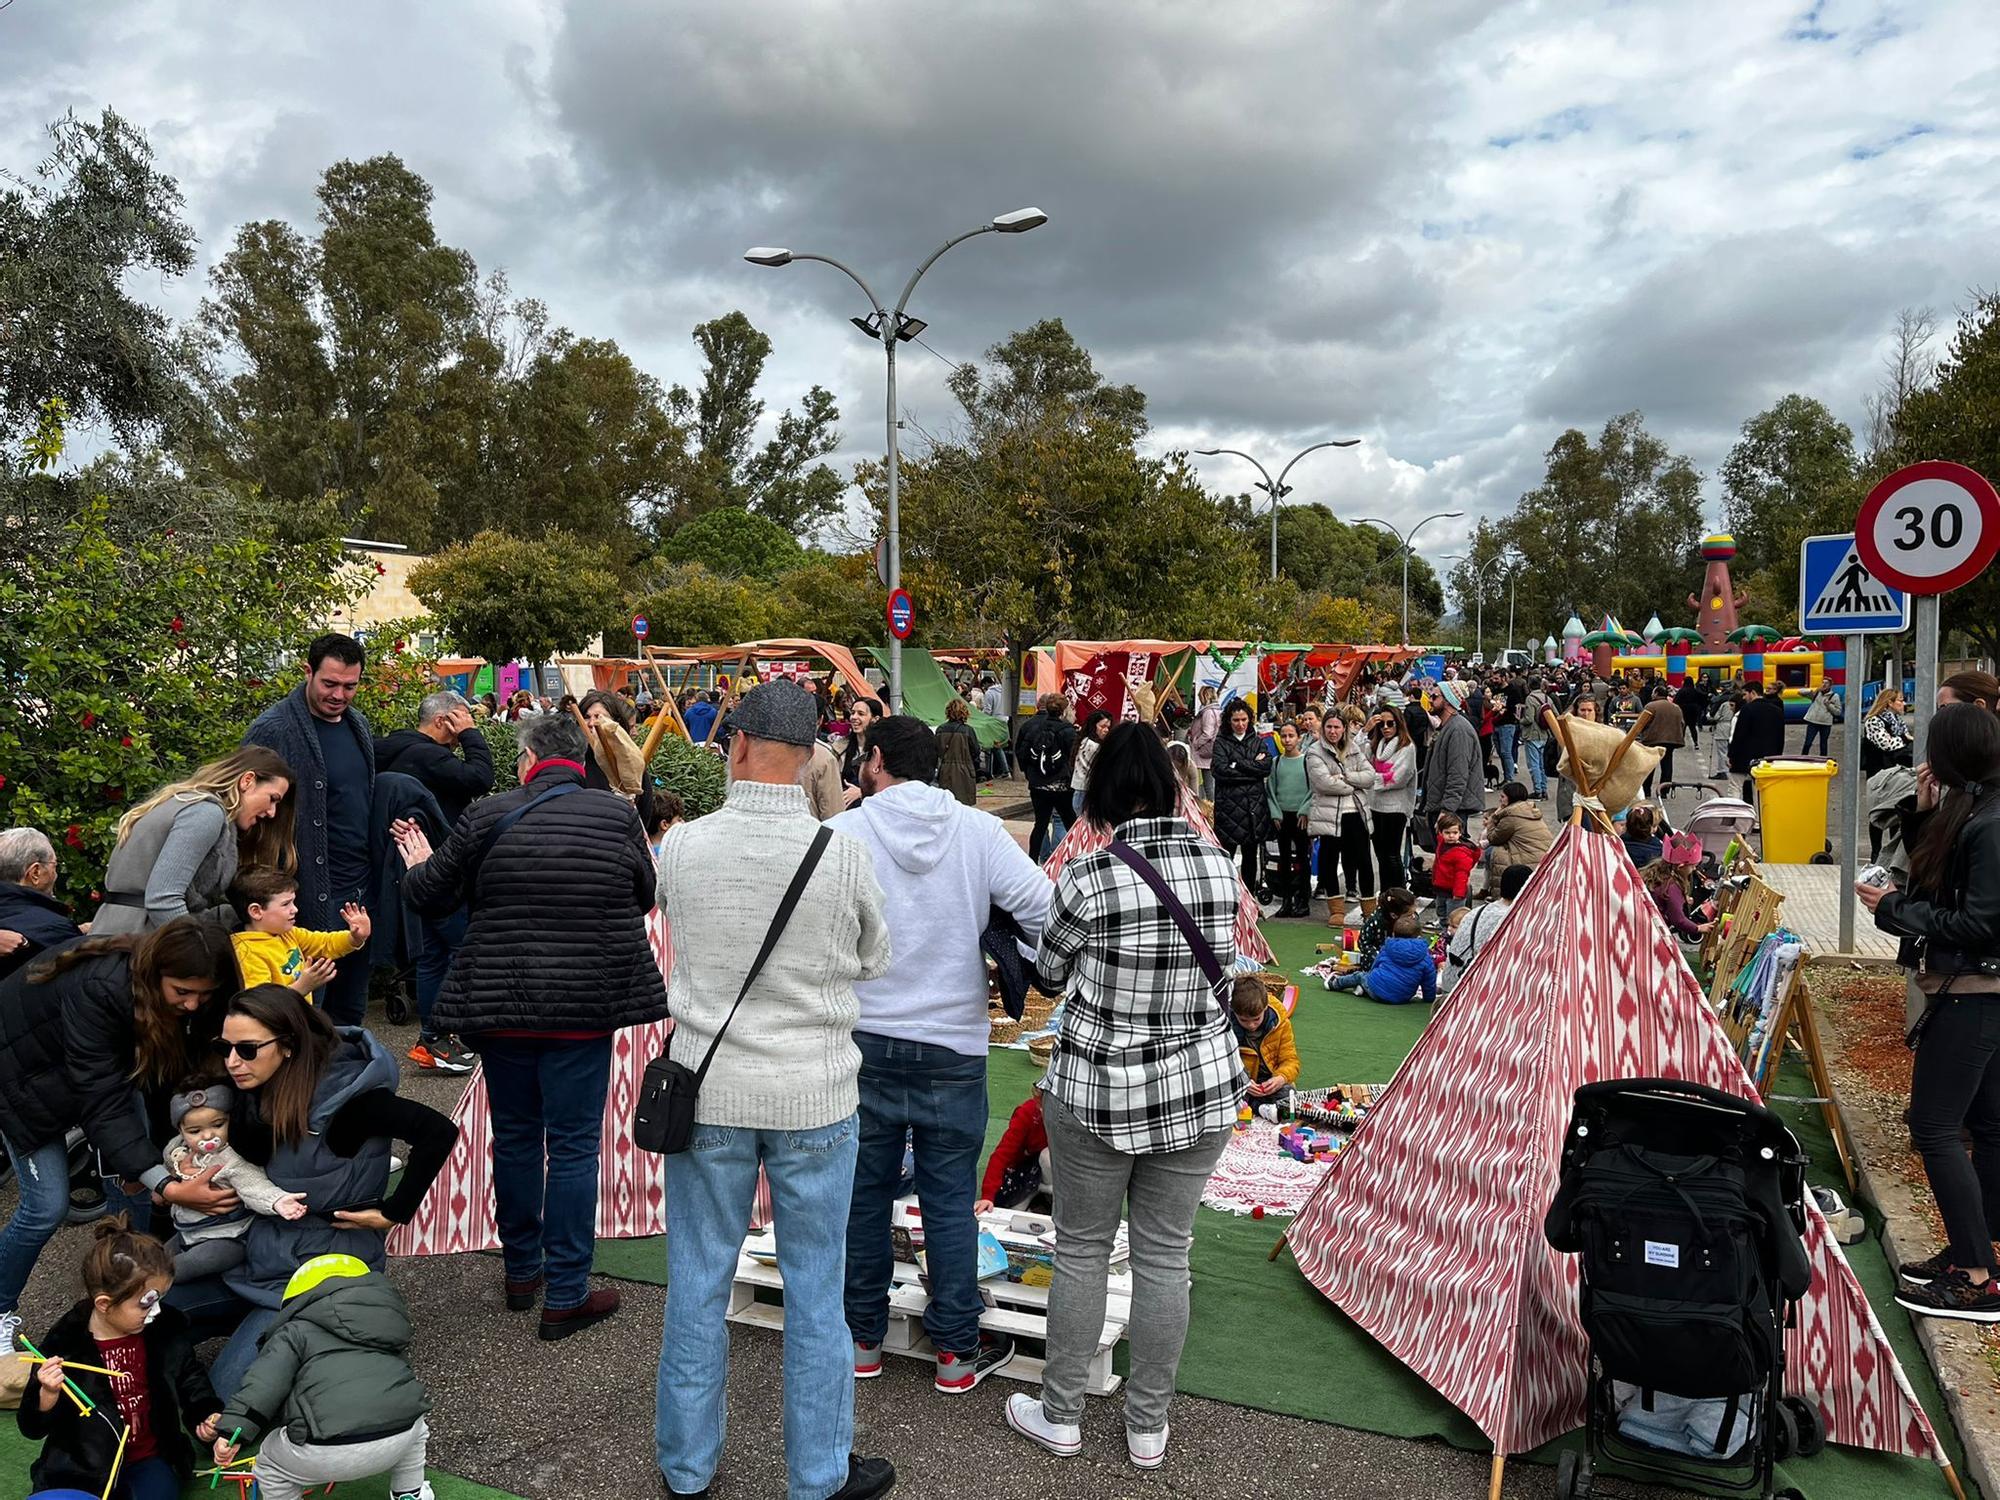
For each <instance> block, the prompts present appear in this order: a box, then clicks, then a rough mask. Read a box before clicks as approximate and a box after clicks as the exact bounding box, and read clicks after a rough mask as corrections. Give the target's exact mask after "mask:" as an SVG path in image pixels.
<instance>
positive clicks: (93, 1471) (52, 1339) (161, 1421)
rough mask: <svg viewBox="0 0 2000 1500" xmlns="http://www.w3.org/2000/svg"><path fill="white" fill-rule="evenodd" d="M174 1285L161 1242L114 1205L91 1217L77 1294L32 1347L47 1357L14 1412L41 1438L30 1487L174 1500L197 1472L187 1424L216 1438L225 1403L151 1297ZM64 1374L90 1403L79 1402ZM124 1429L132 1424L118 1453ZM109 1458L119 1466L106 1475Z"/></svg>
mask: <svg viewBox="0 0 2000 1500" xmlns="http://www.w3.org/2000/svg"><path fill="white" fill-rule="evenodd" d="M173 1284H174V1262H173V1257H172V1256H170V1255H169V1254H168V1253H167V1248H166V1246H164V1245H162V1244H161V1243H160V1242H159V1241H158V1240H156V1239H154V1238H152V1236H150V1235H144V1234H139V1233H137V1232H135V1231H134V1230H132V1229H131V1228H130V1227H129V1226H128V1225H127V1224H126V1221H125V1217H124V1215H122V1214H120V1215H117V1216H115V1217H113V1218H109V1219H99V1220H98V1221H97V1225H96V1227H95V1229H94V1230H93V1231H92V1238H91V1245H90V1249H89V1251H88V1252H86V1253H85V1255H84V1257H83V1291H84V1297H83V1300H82V1301H81V1302H79V1303H77V1304H76V1306H74V1307H72V1308H71V1309H70V1310H69V1311H68V1312H66V1313H64V1314H63V1315H62V1317H61V1318H59V1319H57V1321H56V1325H55V1327H53V1328H51V1329H50V1330H49V1331H48V1332H47V1333H46V1334H44V1335H43V1336H42V1341H41V1343H40V1344H38V1345H36V1347H37V1348H39V1349H40V1350H41V1352H42V1353H43V1354H45V1355H46V1356H48V1360H47V1363H45V1364H38V1365H36V1366H35V1367H34V1370H35V1378H34V1379H33V1380H31V1381H30V1382H29V1383H28V1388H27V1390H26V1391H24V1392H23V1393H22V1395H21V1407H20V1410H19V1411H18V1412H17V1413H16V1414H15V1415H16V1418H17V1420H18V1421H19V1423H20V1427H21V1436H23V1437H25V1438H27V1439H29V1440H30V1441H38V1442H40V1443H41V1445H42V1451H41V1456H40V1457H38V1458H37V1459H36V1460H35V1462H34V1466H33V1467H32V1468H31V1469H29V1471H28V1480H29V1483H30V1484H32V1485H33V1486H34V1487H35V1489H36V1490H66V1491H75V1490H82V1491H84V1492H85V1493H86V1494H91V1495H96V1494H100V1493H101V1494H106V1495H109V1496H110V1497H111V1500H178V1497H179V1495H180V1493H181V1490H182V1488H183V1487H184V1486H185V1485H186V1484H187V1482H188V1480H189V1479H190V1478H192V1477H193V1475H194V1461H193V1460H194V1447H193V1445H192V1444H191V1443H189V1442H188V1437H187V1428H188V1427H189V1426H190V1425H193V1426H194V1432H195V1436H196V1437H198V1438H200V1439H201V1440H202V1441H203V1442H204V1443H206V1442H211V1441H214V1440H215V1437H216V1427H217V1424H218V1422H219V1421H220V1417H219V1415H218V1413H217V1408H218V1407H220V1406H221V1405H222V1403H221V1402H220V1401H218V1400H217V1399H216V1396H215V1390H214V1388H213V1387H212V1386H210V1385H209V1383H208V1373H207V1371H205V1370H203V1369H202V1366H201V1361H200V1360H198V1359H196V1358H195V1356H194V1338H193V1335H192V1334H191V1333H190V1332H189V1329H188V1322H187V1319H186V1318H184V1317H183V1316H181V1314H180V1313H179V1312H177V1311H176V1310H175V1309H173V1308H171V1307H162V1306H161V1305H160V1298H161V1297H163V1296H165V1295H166V1291H167V1288H168V1287H170V1286H172V1285H173ZM24 1347H25V1346H24ZM72 1361H74V1363H72ZM85 1365H90V1366H93V1367H94V1368H92V1369H84V1368H83V1366H85ZM101 1370H115V1371H117V1372H118V1373H117V1375H116V1376H107V1375H103V1374H100V1373H98V1372H99V1371H101ZM65 1381H68V1382H69V1383H70V1384H72V1385H74V1386H75V1387H76V1388H77V1389H78V1390H80V1391H82V1392H83V1395H84V1398H85V1399H86V1400H88V1401H90V1402H92V1403H94V1404H95V1406H96V1408H97V1410H96V1411H94V1412H91V1413H85V1412H84V1411H82V1410H81V1409H79V1407H78V1406H77V1404H76V1402H75V1401H73V1400H71V1399H70V1397H69V1395H68V1393H67V1392H66V1391H65V1390H64V1388H63V1387H64V1382H65ZM121 1432H128V1433H129V1436H127V1437H126V1439H125V1451H124V1453H123V1454H122V1455H120V1454H119V1452H118V1435H119V1434H120V1433H121ZM114 1463H115V1464H116V1465H117V1468H118V1473H117V1476H116V1479H115V1482H112V1483H108V1484H107V1482H106V1481H107V1480H109V1479H111V1478H112V1474H111V1470H112V1465H113V1464H114Z"/></svg>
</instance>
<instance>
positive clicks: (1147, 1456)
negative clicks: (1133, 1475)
mask: <svg viewBox="0 0 2000 1500" xmlns="http://www.w3.org/2000/svg"><path fill="white" fill-rule="evenodd" d="M1172 1431H1173V1428H1171V1427H1162V1428H1161V1429H1160V1430H1159V1431H1158V1432H1134V1431H1133V1430H1132V1429H1131V1428H1129V1427H1128V1428H1126V1429H1125V1452H1126V1455H1127V1456H1128V1457H1129V1458H1131V1460H1132V1462H1133V1464H1134V1465H1135V1466H1136V1467H1138V1468H1141V1469H1157V1468H1159V1466H1160V1462H1161V1460H1162V1459H1164V1458H1165V1457H1166V1456H1167V1434H1168V1433H1170V1432H1172Z"/></svg>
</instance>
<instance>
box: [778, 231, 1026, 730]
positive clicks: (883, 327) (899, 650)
mask: <svg viewBox="0 0 2000 1500" xmlns="http://www.w3.org/2000/svg"><path fill="white" fill-rule="evenodd" d="M1048 222H1049V216H1048V215H1047V214H1045V213H1043V212H1042V211H1041V210H1040V209H1039V208H1017V209H1015V210H1014V211H1013V212H1012V213H1007V214H1001V215H1000V216H999V217H998V218H994V219H989V220H988V221H987V222H986V223H984V224H981V225H980V226H979V227H978V228H977V229H968V230H967V231H966V232H965V233H964V234H961V235H956V236H954V237H953V238H951V239H948V240H946V241H945V242H944V243H943V244H942V245H940V246H938V247H937V249H935V250H933V251H932V252H931V256H930V259H928V260H926V261H925V262H924V263H923V264H922V265H920V266H918V267H917V269H916V270H915V271H914V272H913V273H911V276H910V279H909V280H908V281H907V282H905V283H904V284H903V295H902V296H900V297H898V298H897V299H896V305H895V307H894V308H885V307H884V306H883V305H882V299H881V298H880V297H877V296H876V295H875V293H874V290H873V289H872V288H871V287H870V286H869V285H868V283H867V282H865V281H863V280H862V279H861V278H860V277H859V276H858V275H856V274H855V273H854V271H853V270H852V269H851V268H849V267H847V266H844V265H842V264H841V263H840V262H839V261H837V260H835V259H834V258H833V257H832V256H830V255H812V254H808V253H807V252H806V251H803V250H786V249H783V248H780V247H777V246H772V245H759V246H756V247H755V248H754V249H750V250H746V251H744V252H743V258H744V259H745V260H747V261H749V262H750V264H752V265H753V266H788V265H790V264H791V263H792V262H793V261H795V260H816V261H819V262H820V263H821V264H822V265H829V266H832V267H833V268H834V269H835V270H836V271H839V272H841V273H842V274H843V275H845V276H846V277H847V279H848V280H850V281H852V282H853V283H854V284H855V285H856V286H858V287H860V288H861V294H862V295H863V296H864V297H866V298H867V299H868V306H869V307H870V308H871V309H873V311H872V312H871V313H870V314H869V316H867V317H865V318H853V319H850V321H851V322H852V323H853V324H854V326H855V327H856V328H859V329H860V330H861V331H862V332H863V333H865V334H867V335H868V336H869V337H870V338H871V339H880V340H881V342H882V354H883V360H884V363H885V365H886V367H887V370H888V432H889V440H888V467H889V504H888V516H887V531H888V536H887V537H886V538H885V540H886V541H887V543H888V545H887V547H886V548H885V549H884V551H885V553H886V556H885V558H884V561H885V562H886V563H887V565H888V576H889V588H890V591H891V592H894V591H895V590H896V589H898V588H900V587H901V586H902V582H903V546H902V532H901V528H900V524H899V522H900V512H899V511H898V509H897V493H896V487H897V467H898V464H897V460H898V445H897V442H896V432H897V429H898V428H899V427H900V426H901V425H902V424H901V423H900V422H899V421H898V420H897V419H896V345H897V344H899V343H902V342H903V341H904V340H906V339H913V338H915V337H916V336H917V335H918V334H920V333H922V332H923V331H924V329H925V328H927V327H928V326H930V325H928V324H927V323H925V322H924V320H923V319H922V318H913V317H911V316H910V315H909V314H908V313H907V312H905V311H904V309H905V308H907V307H908V306H909V305H910V294H911V293H912V292H914V291H916V289H917V283H918V282H919V281H921V280H923V275H924V272H926V271H928V270H929V269H930V268H931V267H932V266H934V265H936V264H937V260H938V257H939V256H941V255H943V254H944V253H945V251H947V250H949V249H950V248H951V247H952V246H953V245H959V244H963V243H964V242H965V241H967V240H969V239H975V238H977V237H978V236H980V235H982V234H1026V233H1027V232H1028V231H1029V230H1030V229H1038V228H1040V227H1041V226H1042V225H1044V224H1046V223H1048ZM902 710H903V643H902V641H901V640H900V639H898V638H897V636H896V635H895V633H894V632H891V633H890V636H889V712H891V713H901V712H902Z"/></svg>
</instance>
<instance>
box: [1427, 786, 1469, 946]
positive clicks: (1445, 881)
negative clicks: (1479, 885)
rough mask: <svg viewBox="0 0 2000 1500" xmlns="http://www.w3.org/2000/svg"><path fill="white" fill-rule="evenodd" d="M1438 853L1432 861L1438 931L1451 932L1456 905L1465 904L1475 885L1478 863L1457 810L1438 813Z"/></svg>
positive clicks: (1432, 881) (1432, 880) (1432, 882)
mask: <svg viewBox="0 0 2000 1500" xmlns="http://www.w3.org/2000/svg"><path fill="white" fill-rule="evenodd" d="M1436 827H1437V856H1436V857H1435V858H1434V859H1433V860H1432V861H1431V884H1432V885H1433V886H1435V887H1436V891H1435V892H1434V894H1435V896H1436V900H1437V921H1438V931H1440V932H1448V931H1450V923H1451V914H1452V910H1453V908H1455V907H1460V906H1463V905H1465V898H1466V893H1467V891H1468V889H1469V888H1470V886H1471V884H1472V867H1473V866H1474V865H1476V864H1478V863H1479V851H1478V850H1477V849H1475V848H1473V847H1472V845H1470V844H1468V843H1466V841H1465V825H1464V824H1463V823H1461V822H1460V821H1459V820H1458V815H1457V814H1455V813H1448V812H1446V813H1439V814H1438V816H1437V824H1436Z"/></svg>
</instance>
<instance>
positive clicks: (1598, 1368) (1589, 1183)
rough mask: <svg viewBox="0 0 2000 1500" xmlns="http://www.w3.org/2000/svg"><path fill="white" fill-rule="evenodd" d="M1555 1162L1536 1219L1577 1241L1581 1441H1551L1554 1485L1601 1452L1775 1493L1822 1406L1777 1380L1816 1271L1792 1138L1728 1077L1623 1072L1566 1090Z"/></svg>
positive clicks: (1818, 1426) (1806, 1443) (1567, 1485)
mask: <svg viewBox="0 0 2000 1500" xmlns="http://www.w3.org/2000/svg"><path fill="white" fill-rule="evenodd" d="M1562 1165H1563V1170H1562V1183H1561V1186H1560V1187H1559V1188H1558V1190H1557V1192H1556V1199H1555V1202H1554V1203H1553V1204H1551V1205H1550V1207H1549V1213H1548V1218H1547V1220H1546V1222H1545V1223H1544V1225H1543V1228H1544V1232H1545V1233H1546V1234H1547V1235H1548V1240H1549V1243H1550V1244H1551V1245H1553V1246H1554V1247H1555V1248H1556V1249H1557V1250H1560V1251H1563V1252H1565V1253H1569V1254H1577V1253H1581V1255H1582V1257H1583V1260H1582V1264H1581V1266H1580V1267H1579V1270H1580V1272H1581V1282H1582V1286H1581V1294H1580V1302H1579V1312H1580V1315H1581V1318H1582V1321H1583V1329H1584V1333H1585V1336H1586V1337H1587V1338H1588V1339H1589V1341H1590V1370H1589V1390H1588V1394H1587V1397H1586V1404H1587V1411H1588V1414H1587V1418H1586V1423H1585V1429H1584V1430H1585V1451H1584V1452H1583V1453H1581V1454H1578V1453H1574V1452H1568V1453H1564V1454H1563V1455H1562V1458H1561V1461H1560V1462H1559V1464H1558V1466H1557V1469H1556V1492H1557V1494H1558V1495H1559V1496H1560V1497H1561V1500H1585V1497H1588V1496H1589V1495H1590V1494H1591V1492H1592V1491H1591V1484H1592V1464H1593V1461H1604V1462H1611V1463H1615V1464H1617V1465H1618V1466H1619V1467H1620V1468H1622V1469H1625V1470H1628V1471H1632V1472H1635V1473H1640V1474H1646V1475H1650V1476H1655V1477H1659V1478H1664V1479H1668V1480H1674V1481H1678V1482H1680V1483H1683V1484H1687V1485H1689V1486H1691V1487H1693V1488H1697V1489H1704V1490H1715V1491H1719V1492H1721V1493H1726V1494H1745V1495H1751V1494H1754V1495H1759V1496H1761V1497H1763V1500H1771V1497H1772V1487H1773V1485H1774V1484H1775V1482H1776V1475H1777V1465H1778V1464H1779V1463H1780V1462H1782V1461H1783V1460H1785V1459H1787V1458H1790V1457H1792V1456H1793V1455H1794V1454H1796V1455H1799V1456H1801V1457H1808V1456H1810V1455H1812V1454H1814V1453H1817V1452H1818V1451H1819V1450H1820V1449H1821V1448H1822V1447H1823V1446H1824V1445H1825V1443H1826V1426H1825V1423H1824V1421H1823V1420H1822V1419H1821V1417H1820V1414H1819V1412H1818V1410H1817V1409H1816V1408H1815V1407H1813V1406H1812V1405H1811V1404H1810V1403H1809V1402H1806V1401H1801V1400H1799V1399H1797V1398H1794V1397H1787V1396H1786V1395H1785V1394H1784V1388H1785V1329H1786V1327H1787V1326H1788V1325H1789V1324H1790V1322H1791V1319H1792V1316H1793V1311H1794V1308H1795V1306H1796V1304H1797V1302H1798V1300H1799V1299H1800V1298H1801V1297H1803V1296H1804V1295H1805V1292H1806V1289H1807V1287H1808V1286H1810V1285H1811V1282H1812V1266H1811V1263H1810V1262H1809V1261H1808V1259H1807V1258H1806V1249H1805V1241H1804V1238H1803V1236H1804V1232H1805V1166H1806V1157H1805V1153H1804V1151H1803V1150H1801V1149H1800V1146H1799V1143H1798V1140H1797V1139H1796V1138H1795V1137H1794V1136H1793V1135H1792V1132H1791V1131H1790V1130H1789V1129H1788V1128H1786V1126H1785V1123H1784V1122H1783V1121H1782V1120H1780V1119H1779V1118H1778V1117H1777V1116H1776V1115H1774V1114H1772V1113H1771V1112H1770V1111H1769V1110H1767V1109H1765V1108H1763V1107H1762V1106H1761V1105H1758V1104H1753V1103H1751V1102H1749V1101H1748V1100H1745V1099H1739V1098H1737V1097H1736V1096H1735V1095H1733V1094H1725V1093H1723V1092H1721V1091H1720V1090H1718V1089H1711V1088H1705V1087H1703V1086H1702V1085H1700V1084H1694V1083H1683V1082H1680V1081H1678V1080H1675V1079H1665V1078H1630V1079H1618V1080H1614V1081H1611V1082H1607V1083H1592V1084H1586V1085H1585V1086H1584V1087H1582V1088H1580V1089H1578V1090H1577V1091H1576V1100H1575V1106H1574V1109H1573V1111H1572V1113H1571V1115H1570V1123H1569V1133H1568V1135H1567V1136H1566V1137H1565V1139H1564V1142H1563V1164H1562ZM1785 1494H1786V1495H1787V1496H1796V1495H1797V1494H1798V1492H1797V1491H1796V1490H1787V1491H1785Z"/></svg>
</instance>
